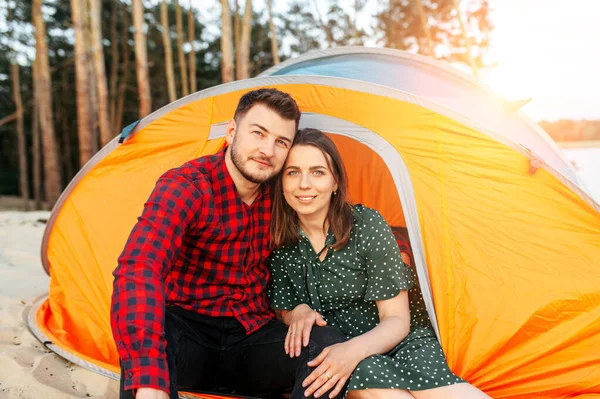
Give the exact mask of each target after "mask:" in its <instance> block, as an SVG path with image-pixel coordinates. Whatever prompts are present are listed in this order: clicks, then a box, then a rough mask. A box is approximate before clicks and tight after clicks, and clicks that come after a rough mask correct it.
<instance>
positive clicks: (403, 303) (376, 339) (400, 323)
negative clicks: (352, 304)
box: [302, 290, 410, 398]
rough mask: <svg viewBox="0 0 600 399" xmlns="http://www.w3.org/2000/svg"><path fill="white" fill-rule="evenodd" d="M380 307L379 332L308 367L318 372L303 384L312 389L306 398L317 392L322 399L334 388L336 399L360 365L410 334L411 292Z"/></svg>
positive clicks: (322, 356) (324, 354)
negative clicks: (409, 295) (409, 301)
mask: <svg viewBox="0 0 600 399" xmlns="http://www.w3.org/2000/svg"><path fill="white" fill-rule="evenodd" d="M376 303H377V310H378V311H379V319H380V322H379V324H378V325H377V326H376V327H375V328H373V329H372V330H369V331H367V332H366V333H364V334H362V335H359V336H357V337H354V338H352V339H350V340H349V341H346V342H343V343H341V344H336V345H332V346H329V347H327V348H325V349H324V350H323V352H321V354H319V356H317V357H316V358H315V359H314V360H312V361H311V362H309V363H308V365H309V366H310V367H316V369H315V370H313V372H312V373H311V374H310V375H309V376H308V377H307V378H306V379H305V380H304V381H303V383H302V386H304V387H308V388H307V389H306V391H305V392H304V394H305V396H307V397H308V396H310V395H312V394H313V392H314V396H315V397H316V398H318V397H320V396H321V395H323V394H324V393H325V392H327V391H329V390H330V389H332V388H334V389H333V390H332V391H331V393H330V394H329V397H330V398H333V397H335V396H336V395H337V394H338V393H339V392H340V391H341V390H342V388H343V387H344V385H345V384H346V381H348V378H350V375H351V374H352V372H353V371H354V369H355V368H356V366H358V363H360V362H361V361H362V360H363V359H366V358H367V357H369V356H371V355H375V354H384V353H387V352H389V351H390V350H392V349H393V348H394V347H395V346H396V345H398V344H399V343H400V342H401V341H402V340H403V339H404V338H406V336H407V335H408V333H409V330H410V309H409V306H408V292H407V291H405V290H402V291H400V293H399V294H398V295H397V296H395V297H393V298H390V299H386V300H382V301H376Z"/></svg>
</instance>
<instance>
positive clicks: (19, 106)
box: [8, 6, 29, 211]
mask: <svg viewBox="0 0 600 399" xmlns="http://www.w3.org/2000/svg"><path fill="white" fill-rule="evenodd" d="M12 22H13V14H12V8H11V7H10V6H9V7H8V23H9V25H10V27H9V29H10V30H9V35H10V39H11V41H12V40H13V31H12V25H11V24H12ZM11 44H12V43H11ZM19 72H20V71H19V65H18V64H17V61H16V53H15V52H14V51H10V78H11V81H12V89H13V99H14V101H15V114H16V120H17V126H16V127H17V149H18V152H19V191H20V194H21V198H23V209H24V210H26V211H28V210H29V184H28V180H29V179H28V170H27V146H26V141H25V130H24V129H23V100H22V98H21V79H20V73H19Z"/></svg>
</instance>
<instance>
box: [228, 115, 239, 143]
mask: <svg viewBox="0 0 600 399" xmlns="http://www.w3.org/2000/svg"><path fill="white" fill-rule="evenodd" d="M236 128H237V125H236V123H235V119H233V118H231V119H230V120H229V122H227V128H226V130H225V140H226V141H227V144H231V143H232V142H233V136H234V135H235V129H236Z"/></svg>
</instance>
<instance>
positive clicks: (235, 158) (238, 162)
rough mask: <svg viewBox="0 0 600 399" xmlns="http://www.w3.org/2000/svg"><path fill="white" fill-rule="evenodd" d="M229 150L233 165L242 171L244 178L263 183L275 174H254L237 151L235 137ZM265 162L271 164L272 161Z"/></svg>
mask: <svg viewBox="0 0 600 399" xmlns="http://www.w3.org/2000/svg"><path fill="white" fill-rule="evenodd" d="M229 150H230V151H231V161H232V162H233V165H234V166H235V167H236V169H237V170H238V171H239V172H240V174H241V175H242V176H243V177H244V179H246V180H248V181H250V182H252V183H256V184H261V183H264V182H266V181H267V180H269V179H270V178H271V177H273V175H274V174H273V175H269V176H267V177H258V176H255V175H252V174H251V173H250V172H249V171H248V170H247V169H246V166H245V164H244V161H243V159H242V156H241V155H240V154H239V153H238V152H237V142H236V139H235V137H234V139H233V143H231V148H230V149H229ZM246 162H248V161H246ZM265 162H269V164H270V161H268V160H265Z"/></svg>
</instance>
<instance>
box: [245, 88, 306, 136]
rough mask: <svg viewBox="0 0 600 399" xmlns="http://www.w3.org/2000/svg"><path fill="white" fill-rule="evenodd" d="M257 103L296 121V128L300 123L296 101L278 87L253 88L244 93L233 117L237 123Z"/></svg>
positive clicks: (284, 117)
mask: <svg viewBox="0 0 600 399" xmlns="http://www.w3.org/2000/svg"><path fill="white" fill-rule="evenodd" d="M257 104H263V105H265V106H266V107H267V108H269V109H271V110H273V111H275V112H276V113H277V114H278V115H279V116H281V117H282V118H283V119H287V120H292V121H295V122H296V129H295V130H298V124H299V123H300V110H299V109H298V105H297V104H296V101H294V99H293V98H292V96H290V95H289V94H288V93H284V92H282V91H279V90H277V89H268V88H263V89H258V90H252V91H249V92H248V93H246V94H244V95H243V96H242V98H240V101H239V103H238V106H237V109H236V110H235V114H234V115H233V119H235V122H236V123H240V120H241V119H242V118H243V117H244V116H246V114H247V113H248V111H249V110H250V108H252V107H254V106H255V105H257Z"/></svg>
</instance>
